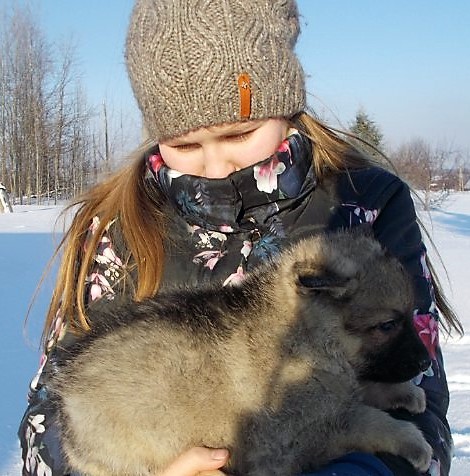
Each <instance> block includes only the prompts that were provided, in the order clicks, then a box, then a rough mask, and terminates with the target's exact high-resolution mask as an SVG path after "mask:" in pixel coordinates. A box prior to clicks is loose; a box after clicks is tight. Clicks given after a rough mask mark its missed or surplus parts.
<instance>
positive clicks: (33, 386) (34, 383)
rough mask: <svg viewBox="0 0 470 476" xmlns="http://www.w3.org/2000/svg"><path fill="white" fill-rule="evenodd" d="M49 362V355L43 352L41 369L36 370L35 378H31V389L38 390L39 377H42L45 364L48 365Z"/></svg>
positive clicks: (40, 363) (40, 362)
mask: <svg viewBox="0 0 470 476" xmlns="http://www.w3.org/2000/svg"><path fill="white" fill-rule="evenodd" d="M46 362H47V355H46V354H42V355H41V359H40V361H39V369H38V371H37V372H36V375H35V376H34V378H33V380H31V383H30V384H29V388H30V389H31V390H33V391H34V390H37V386H38V382H39V378H40V377H41V374H42V371H43V370H44V366H45V365H46Z"/></svg>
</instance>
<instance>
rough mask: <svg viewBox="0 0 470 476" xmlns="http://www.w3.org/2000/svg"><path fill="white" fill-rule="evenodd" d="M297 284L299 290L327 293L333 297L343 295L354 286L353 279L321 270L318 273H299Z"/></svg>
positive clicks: (348, 292)
mask: <svg viewBox="0 0 470 476" xmlns="http://www.w3.org/2000/svg"><path fill="white" fill-rule="evenodd" d="M297 284H298V288H299V291H300V292H303V293H309V292H311V291H316V292H319V293H328V294H329V295H331V296H333V297H335V298H341V297H345V296H347V295H348V294H350V292H351V291H353V290H354V288H355V285H354V284H355V280H354V279H350V278H345V277H344V276H338V275H336V274H334V273H332V272H328V271H323V272H321V273H319V274H312V273H307V274H299V275H298V278H297Z"/></svg>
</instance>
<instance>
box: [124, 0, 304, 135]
mask: <svg viewBox="0 0 470 476" xmlns="http://www.w3.org/2000/svg"><path fill="white" fill-rule="evenodd" d="M299 31H300V27H299V20H298V11H297V6H296V3H295V0H137V1H136V4H135V6H134V10H133V12H132V17H131V22H130V27H129V31H128V36H127V44H126V61H127V68H128V71H129V77H130V80H131V84H132V88H133V90H134V94H135V97H136V99H137V102H138V104H139V107H140V109H141V112H142V115H143V118H144V124H145V127H146V129H147V131H148V133H149V135H150V137H151V138H152V139H155V140H161V139H168V138H170V137H175V136H178V135H181V134H184V133H186V132H188V131H190V130H193V129H197V128H199V127H208V126H211V125H215V124H222V123H230V122H237V121H242V120H248V119H263V118H268V117H281V116H282V117H290V116H292V115H293V114H295V113H297V112H299V111H301V110H303V109H305V103H306V100H305V84H304V74H303V71H302V67H301V65H300V63H299V61H298V58H297V57H296V55H295V53H294V46H295V43H296V41H297V37H298V35H299Z"/></svg>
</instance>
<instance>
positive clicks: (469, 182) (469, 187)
mask: <svg viewBox="0 0 470 476" xmlns="http://www.w3.org/2000/svg"><path fill="white" fill-rule="evenodd" d="M463 189H464V190H465V191H466V192H468V191H470V179H468V180H467V182H466V184H465V185H464V186H463Z"/></svg>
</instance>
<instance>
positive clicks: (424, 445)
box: [399, 423, 433, 473]
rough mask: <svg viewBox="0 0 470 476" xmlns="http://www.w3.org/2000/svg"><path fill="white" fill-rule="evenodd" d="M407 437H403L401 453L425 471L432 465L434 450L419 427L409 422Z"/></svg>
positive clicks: (420, 469)
mask: <svg viewBox="0 0 470 476" xmlns="http://www.w3.org/2000/svg"><path fill="white" fill-rule="evenodd" d="M408 425H409V428H408V432H407V433H408V435H407V438H404V439H402V442H401V443H402V444H401V448H400V451H399V453H400V455H401V456H403V457H404V458H405V459H407V460H408V461H409V462H410V463H411V464H412V465H413V466H414V467H415V468H416V469H417V470H419V471H420V472H422V473H424V472H426V470H427V469H428V468H429V467H430V466H431V459H432V454H433V450H432V448H431V446H430V445H429V443H428V442H427V441H426V440H425V439H424V436H423V434H422V433H421V431H419V430H418V428H417V427H416V426H415V425H413V424H412V423H409V424H408Z"/></svg>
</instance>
